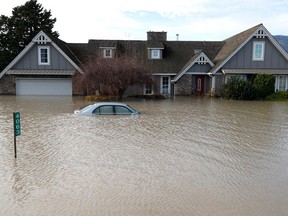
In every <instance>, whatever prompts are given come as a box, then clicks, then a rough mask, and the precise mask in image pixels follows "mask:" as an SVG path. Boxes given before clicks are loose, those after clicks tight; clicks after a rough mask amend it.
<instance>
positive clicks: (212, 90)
mask: <svg viewBox="0 0 288 216" xmlns="http://www.w3.org/2000/svg"><path fill="white" fill-rule="evenodd" d="M208 75H209V77H211V78H212V84H211V89H210V95H211V96H215V86H216V77H215V75H214V74H212V73H208Z"/></svg>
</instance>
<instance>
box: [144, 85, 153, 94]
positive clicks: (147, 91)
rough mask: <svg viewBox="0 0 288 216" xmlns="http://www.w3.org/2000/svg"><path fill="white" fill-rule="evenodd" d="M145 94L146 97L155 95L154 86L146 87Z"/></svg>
mask: <svg viewBox="0 0 288 216" xmlns="http://www.w3.org/2000/svg"><path fill="white" fill-rule="evenodd" d="M144 94H145V95H151V94H153V86H152V85H145V88H144Z"/></svg>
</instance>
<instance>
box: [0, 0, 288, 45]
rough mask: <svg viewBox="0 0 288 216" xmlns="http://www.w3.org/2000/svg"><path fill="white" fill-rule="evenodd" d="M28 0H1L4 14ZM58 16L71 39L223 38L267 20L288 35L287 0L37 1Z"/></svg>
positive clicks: (66, 38)
mask: <svg viewBox="0 0 288 216" xmlns="http://www.w3.org/2000/svg"><path fill="white" fill-rule="evenodd" d="M27 1H28V0H9V1H1V3H0V15H6V16H11V13H12V9H13V8H14V7H16V6H20V5H23V4H25V2H27ZM37 2H38V3H40V4H41V5H42V6H43V8H44V9H47V10H51V13H52V18H56V19H57V21H56V23H55V26H54V29H53V30H55V31H58V32H59V34H60V39H62V40H64V41H66V42H79V43H87V42H88V39H131V40H146V32H147V31H166V32H167V37H168V40H176V34H179V40H194V41H195V40H206V41H213V40H216V41H218V40H224V39H226V38H228V37H230V36H232V35H234V34H237V33H240V32H241V31H244V30H246V29H248V28H250V27H253V26H255V25H258V24H260V23H263V24H264V26H265V27H266V28H267V29H268V31H269V32H270V33H271V34H272V35H288V1H287V0H221V1H217V0H171V1H170V0H110V1H108V0H106V1H105V0H104V1H96V0H81V1H76V0H70V1H64V0H38V1H37Z"/></svg>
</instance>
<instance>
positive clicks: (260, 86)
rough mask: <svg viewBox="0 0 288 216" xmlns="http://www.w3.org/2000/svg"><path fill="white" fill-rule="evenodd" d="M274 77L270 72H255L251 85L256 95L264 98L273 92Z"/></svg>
mask: <svg viewBox="0 0 288 216" xmlns="http://www.w3.org/2000/svg"><path fill="white" fill-rule="evenodd" d="M274 85H275V77H274V76H273V75H272V74H257V75H256V77H255V79H254V82H253V86H254V88H255V93H256V97H257V98H258V99H265V98H266V97H267V96H268V95H271V94H273V93H274Z"/></svg>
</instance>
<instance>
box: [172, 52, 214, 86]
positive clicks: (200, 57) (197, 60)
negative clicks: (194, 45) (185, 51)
mask: <svg viewBox="0 0 288 216" xmlns="http://www.w3.org/2000/svg"><path fill="white" fill-rule="evenodd" d="M207 63H208V64H209V65H210V66H211V67H213V66H214V63H213V62H212V61H211V60H210V59H209V58H208V56H207V55H206V54H205V53H204V52H199V53H197V54H196V55H194V56H193V57H192V58H191V59H190V60H189V61H188V62H187V64H186V65H185V66H184V67H183V68H182V69H181V71H180V72H179V73H178V74H177V75H176V76H175V77H174V78H173V79H172V82H177V81H178V80H179V79H180V78H181V77H182V76H183V75H184V74H185V73H186V72H187V71H188V70H189V68H191V67H192V66H193V65H194V64H207Z"/></svg>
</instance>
